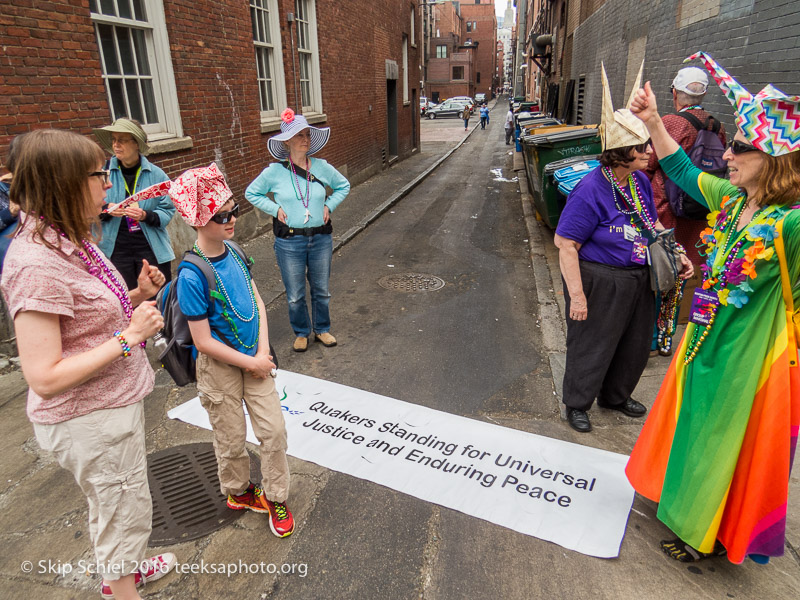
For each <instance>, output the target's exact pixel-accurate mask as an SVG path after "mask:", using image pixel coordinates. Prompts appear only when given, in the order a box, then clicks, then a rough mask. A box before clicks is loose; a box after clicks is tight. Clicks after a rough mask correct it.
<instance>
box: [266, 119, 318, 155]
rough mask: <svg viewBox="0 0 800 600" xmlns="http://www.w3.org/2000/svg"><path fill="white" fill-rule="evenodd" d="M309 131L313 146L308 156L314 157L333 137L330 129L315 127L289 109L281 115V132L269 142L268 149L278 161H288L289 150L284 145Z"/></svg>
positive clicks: (309, 149)
mask: <svg viewBox="0 0 800 600" xmlns="http://www.w3.org/2000/svg"><path fill="white" fill-rule="evenodd" d="M303 129H309V130H310V131H311V145H310V146H309V148H308V152H306V154H307V155H308V156H312V155H314V154H316V153H317V152H319V151H320V150H322V148H323V147H324V146H325V144H327V143H328V139H329V138H330V137H331V128H330V127H313V126H312V125H309V124H308V121H307V120H306V118H305V117H304V116H303V115H296V114H294V111H293V110H292V109H291V108H287V109H286V110H284V111H283V112H282V113H281V132H280V133H279V134H278V135H275V136H273V137H271V138H270V139H269V140H267V149H269V153H270V154H272V156H273V157H275V159H276V160H286V159H287V158H289V148H287V147H286V145H285V144H284V143H283V142H285V141H286V140H289V139H291V138H293V137H294V136H295V135H297V134H298V133H300V132H301V131H303Z"/></svg>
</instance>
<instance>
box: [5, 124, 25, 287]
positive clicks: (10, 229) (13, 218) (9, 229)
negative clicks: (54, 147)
mask: <svg viewBox="0 0 800 600" xmlns="http://www.w3.org/2000/svg"><path fill="white" fill-rule="evenodd" d="M24 136H25V134H22V135H18V136H17V137H15V138H14V139H13V140H11V144H10V145H9V148H8V157H7V158H6V164H5V173H3V175H1V176H0V274H2V272H3V261H4V259H5V256H6V252H7V251H8V246H9V244H11V238H12V237H13V235H14V232H15V231H16V230H17V226H18V225H19V211H20V207H19V204H17V203H16V202H12V201H11V199H10V197H9V192H10V191H11V179H12V169H13V164H14V162H15V160H16V155H17V152H16V146H17V145H18V144H20V143H21V141H22V139H23V138H24Z"/></svg>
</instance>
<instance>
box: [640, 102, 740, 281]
mask: <svg viewBox="0 0 800 600" xmlns="http://www.w3.org/2000/svg"><path fill="white" fill-rule="evenodd" d="M685 112H688V113H691V114H693V115H694V116H695V117H697V118H698V119H700V122H701V123H705V121H706V119H707V118H708V117H709V116H710V115H709V113H707V112H706V111H705V110H703V109H702V108H699V109H698V108H693V109H691V110H687V111H685ZM661 120H662V121H663V122H664V127H666V128H667V133H669V135H670V136H671V137H672V139H674V140H675V141H676V142H678V145H679V146H680V147H681V148H683V149H684V151H686V152H687V153H688V152H689V150H690V149H691V147H692V144H694V142H695V140H696V139H697V130H696V129H695V128H694V125H692V124H691V123H690V122H689V121H687V120H686V119H684V118H683V117H679V116H678V115H674V114H673V115H665V116H664V117H662V119H661ZM719 139H720V140H721V141H722V144H723V145H725V144H726V142H727V138H726V136H725V127H724V126H723V125H722V124H720V128H719ZM645 173H647V176H648V177H649V178H650V182H651V183H652V185H653V200H654V201H655V203H656V210H657V211H658V219H659V220H660V221H661V224H662V225H663V226H664V227H667V228H670V227H674V228H675V239H676V240H677V241H678V243H680V244H682V245H683V247H684V248H686V253H687V255H688V257H689V260H691V261H692V263H694V264H695V265H698V264H701V263H702V262H704V261H703V259H702V258H701V257H700V254H699V253H698V251H697V247H696V246H695V244H697V240H698V239H700V232H701V231H702V230H703V229H705V228H706V226H707V225H708V224H707V223H706V222H705V221H695V220H693V219H684V218H683V217H676V216H675V213H673V212H672V208H671V207H670V205H669V201H668V200H667V196H666V193H665V192H664V177H666V175H664V171H662V170H661V167H659V165H658V157H657V156H656V153H655V152H653V154H652V156H651V157H650V163H649V164H648V165H647V169H645Z"/></svg>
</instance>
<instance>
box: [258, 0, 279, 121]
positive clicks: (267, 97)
mask: <svg viewBox="0 0 800 600" xmlns="http://www.w3.org/2000/svg"><path fill="white" fill-rule="evenodd" d="M250 20H251V22H252V25H253V45H254V46H255V53H256V77H257V79H258V98H259V102H260V105H261V118H262V120H263V119H268V118H274V117H277V116H278V112H279V111H280V110H281V109H282V108H283V106H284V105H285V104H286V88H285V85H284V81H283V59H282V57H281V50H280V39H281V37H280V28H279V25H278V2H277V0H250Z"/></svg>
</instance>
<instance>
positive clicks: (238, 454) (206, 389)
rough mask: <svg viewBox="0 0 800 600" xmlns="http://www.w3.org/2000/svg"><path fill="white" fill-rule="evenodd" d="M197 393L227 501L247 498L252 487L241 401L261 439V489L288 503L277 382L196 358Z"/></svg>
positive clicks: (283, 431)
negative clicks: (231, 497)
mask: <svg viewBox="0 0 800 600" xmlns="http://www.w3.org/2000/svg"><path fill="white" fill-rule="evenodd" d="M197 390H198V392H199V395H200V402H202V404H203V408H205V409H206V412H208V417H209V420H210V421H211V427H212V429H213V430H214V452H215V453H216V455H217V471H218V475H219V485H220V490H221V491H222V493H223V495H226V496H227V495H228V494H234V495H238V494H241V493H243V492H244V491H245V490H246V489H247V486H248V484H249V483H250V456H249V455H248V454H247V450H246V449H245V446H244V442H245V436H246V435H247V428H246V422H245V413H244V408H243V406H242V399H244V404H245V405H246V406H247V412H248V414H249V415H250V423H251V425H252V426H253V432H254V433H255V436H256V439H258V441H259V442H260V443H261V486H262V487H263V488H264V493H265V494H266V496H267V498H268V499H269V500H272V501H273V502H286V498H288V496H289V462H288V461H287V459H286V448H287V441H286V424H285V423H284V421H283V413H282V412H281V403H280V400H278V393H277V391H276V390H275V380H274V379H273V378H272V377H269V378H267V379H256V378H255V377H252V376H251V375H249V374H248V373H246V372H245V371H243V370H242V369H240V368H239V367H235V366H232V365H228V364H225V363H223V362H220V361H218V360H216V359H214V358H211V357H210V356H207V355H205V354H202V353H200V354H198V356H197Z"/></svg>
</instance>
